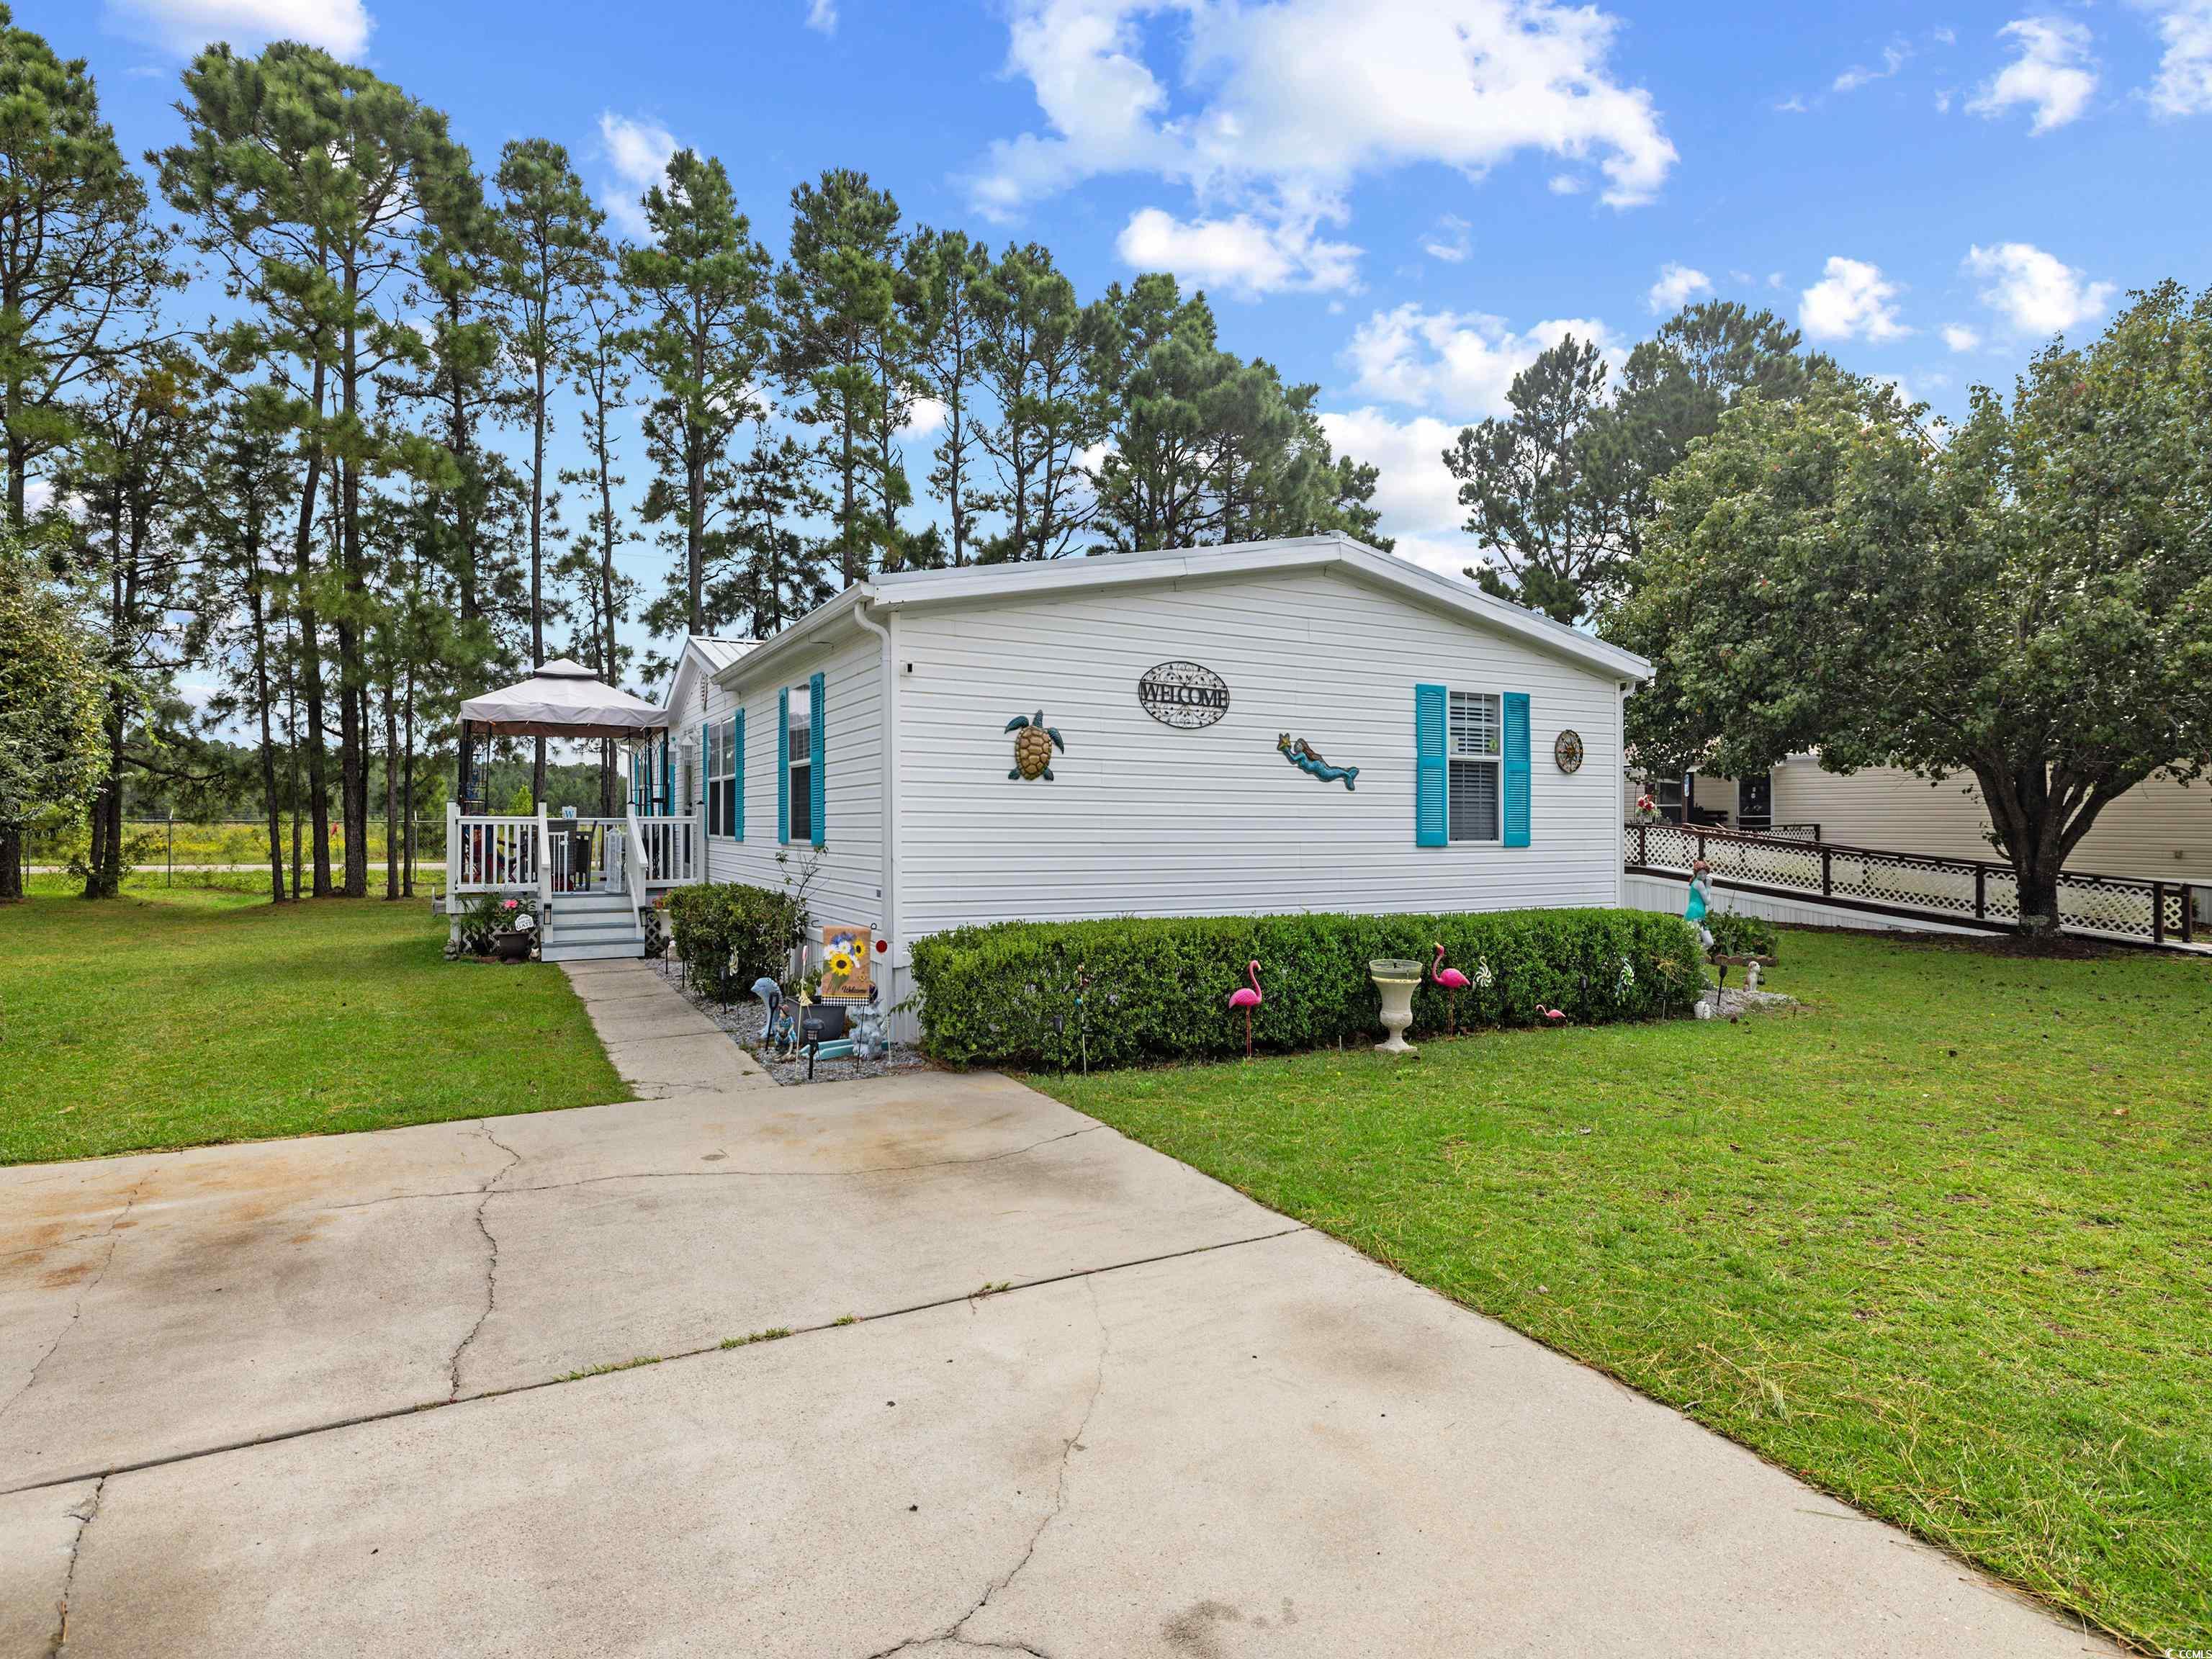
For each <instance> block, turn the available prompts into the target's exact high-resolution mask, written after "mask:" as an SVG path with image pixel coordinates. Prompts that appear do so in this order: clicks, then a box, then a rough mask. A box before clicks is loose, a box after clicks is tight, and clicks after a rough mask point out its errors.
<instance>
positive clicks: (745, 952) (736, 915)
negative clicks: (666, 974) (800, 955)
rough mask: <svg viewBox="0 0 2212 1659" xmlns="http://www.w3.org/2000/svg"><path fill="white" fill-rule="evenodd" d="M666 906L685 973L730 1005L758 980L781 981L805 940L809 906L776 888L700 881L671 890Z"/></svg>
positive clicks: (669, 928)
mask: <svg viewBox="0 0 2212 1659" xmlns="http://www.w3.org/2000/svg"><path fill="white" fill-rule="evenodd" d="M661 908H663V909H664V910H665V912H666V914H667V916H668V931H669V939H670V942H671V944H672V945H674V946H675V947H676V954H677V956H678V958H679V959H680V960H681V961H682V962H683V963H684V974H685V975H686V976H687V977H688V978H689V979H690V981H691V982H692V983H693V984H694V985H696V986H698V987H700V988H702V990H705V991H707V992H709V993H711V994H713V995H714V996H716V997H718V998H720V1000H722V1001H725V1002H727V1001H729V1000H731V998H732V996H733V995H741V994H744V991H745V989H746V987H749V986H750V985H751V984H752V982H753V981H755V980H757V979H761V978H768V979H774V980H781V978H782V977H783V969H784V962H785V958H786V957H787V955H788V954H789V953H790V951H791V947H792V946H793V945H796V944H798V943H799V940H800V939H803V938H804V937H805V932H806V908H805V905H803V904H801V903H800V902H799V900H798V899H797V898H796V897H795V896H793V895H792V894H790V893H786V892H779V891H777V890H775V888H772V887H751V886H748V885H746V884H744V883H743V882H736V881H706V882H698V883H696V884H692V885H690V886H687V887H672V888H671V889H669V890H668V893H667V896H665V898H664V899H663V900H662V902H661Z"/></svg>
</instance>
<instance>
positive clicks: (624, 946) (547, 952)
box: [538, 938, 645, 962]
mask: <svg viewBox="0 0 2212 1659" xmlns="http://www.w3.org/2000/svg"><path fill="white" fill-rule="evenodd" d="M644 955H645V941H644V940H643V939H598V940H593V941H592V942H591V943H589V944H581V943H579V944H569V945H558V944H556V943H555V942H554V941H553V940H552V939H550V938H548V939H545V940H544V942H543V943H541V944H540V945H538V960H539V961H540V962H613V961H616V960H617V959H619V958H622V957H643V956H644Z"/></svg>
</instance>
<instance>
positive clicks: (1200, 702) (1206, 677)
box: [1137, 662, 1229, 732]
mask: <svg viewBox="0 0 2212 1659" xmlns="http://www.w3.org/2000/svg"><path fill="white" fill-rule="evenodd" d="M1137 702H1138V705H1139V707H1140V708H1143V709H1144V711H1145V712H1146V714H1150V715H1151V716H1152V718H1153V719H1154V720H1158V722H1159V723H1160V724H1161V725H1162V726H1174V727H1176V729H1177V730H1178V731H1183V732H1194V731H1196V730H1197V729H1198V728H1199V727H1200V726H1211V725H1212V724H1213V723H1214V721H1216V720H1219V719H1220V718H1221V717H1222V716H1223V715H1224V714H1227V713H1228V712H1229V682H1228V681H1226V680H1225V679H1223V678H1221V676H1220V675H1218V674H1217V673H1215V672H1214V671H1212V669H1211V668H1205V667H1201V666H1200V665H1199V664H1197V663H1194V662H1163V663H1155V664H1154V665H1152V667H1150V668H1147V669H1146V671H1144V673H1143V674H1142V675H1141V676H1139V678H1138V681H1137Z"/></svg>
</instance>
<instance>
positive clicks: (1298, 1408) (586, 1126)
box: [0, 964, 2112, 1659]
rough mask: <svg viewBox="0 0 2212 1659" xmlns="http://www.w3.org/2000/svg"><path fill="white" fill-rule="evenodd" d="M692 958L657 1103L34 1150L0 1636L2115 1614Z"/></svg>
mask: <svg viewBox="0 0 2212 1659" xmlns="http://www.w3.org/2000/svg"><path fill="white" fill-rule="evenodd" d="M623 966H624V967H625V968H629V967H631V966H632V965H630V964H624V965H623ZM657 977H658V975H657V974H655V973H654V971H653V969H646V968H642V967H636V968H635V970H634V971H631V972H628V973H624V972H620V971H617V970H616V969H614V968H613V967H612V966H609V967H606V968H592V969H583V970H580V971H579V973H578V981H579V987H580V989H585V990H586V993H587V994H588V995H589V996H590V999H591V1005H592V1012H593V1018H594V1019H595V1020H597V1021H599V1022H601V1024H602V1029H603V1030H606V1031H608V1032H610V1033H617V1032H627V1033H629V1035H630V1036H631V1037H632V1038H634V1039H635V1040H633V1041H625V1042H621V1043H620V1044H619V1045H618V1046H619V1047H620V1048H622V1049H623V1050H624V1051H625V1052H632V1053H635V1054H636V1055H637V1056H638V1057H639V1060H640V1064H641V1065H642V1066H644V1067H645V1069H647V1070H648V1071H651V1072H653V1073H656V1074H657V1076H656V1079H655V1081H654V1083H653V1086H654V1087H656V1088H658V1089H660V1090H663V1091H665V1096H664V1097H662V1098H659V1099H654V1100H648V1101H642V1102H639V1103H630V1104H624V1105H616V1106H604V1107H591V1108H586V1109H581V1110H576V1111H568V1112H555V1113H545V1114H540V1115H534V1116H524V1117H507V1118H499V1119H495V1120H490V1121H481V1122H473V1123H459V1124H447V1125H438V1126H429V1127H421V1128H414V1129H403V1130H396V1131H391V1132H387V1133H379V1134H368V1135H350V1136H339V1137H331V1138H329V1139H319V1140H299V1141H284V1142H275V1143H267V1144H264V1145H259V1146H239V1147H224V1148H210V1149H207V1150H204V1151H200V1152H184V1153H177V1154H170V1155H165V1156H161V1157H152V1158H120V1159H113V1160H107V1161H104V1162H100V1163H88V1164H68V1165H43V1166H30V1167H23V1168H17V1169H12V1170H0V1656H15V1655H18V1654H21V1655H36V1656H41V1659H43V1656H47V1655H49V1654H50V1653H52V1652H53V1651H55V1650H56V1644H57V1639H58V1638H60V1637H64V1636H65V1638H66V1640H65V1643H64V1644H63V1645H62V1647H61V1649H60V1650H62V1651H64V1652H65V1653H66V1654H68V1655H70V1656H80V1655H84V1656H94V1655H137V1654H146V1655H154V1654H159V1655H164V1656H170V1655H174V1656H193V1655H217V1654H220V1655H224V1656H230V1655H234V1654H237V1653H240V1652H255V1651H275V1652H283V1653H285V1654H287V1655H299V1656H309V1659H313V1656H325V1655H359V1654H368V1653H376V1654H385V1653H390V1654H406V1655H413V1654H440V1655H467V1656H476V1655H487V1656H489V1655H538V1654H559V1655H562V1656H583V1655H617V1654H619V1655H641V1654H650V1655H659V1654H678V1653H708V1652H712V1653H724V1652H727V1653H744V1654H747V1655H762V1656H781V1655H789V1656H799V1655H807V1656H815V1655H822V1656H841V1659H864V1656H887V1655H890V1654H892V1653H902V1654H909V1655H932V1656H939V1659H951V1656H953V1655H956V1654H957V1653H961V1652H963V1651H966V1650H971V1649H976V1648H981V1649H983V1650H996V1651H1000V1652H1012V1653H1029V1654H1033V1655H1048V1656H1052V1659H1075V1656H1096V1659H1127V1656H1133V1655H1155V1656H1181V1659H1192V1656H1216V1659H1230V1656H1252V1659H1258V1656H1268V1659H1274V1656H1303V1655H1313V1656H1330V1659H1337V1656H1344V1655H1367V1654H1375V1655H1390V1656H1429V1655H1434V1656H1461V1655H1468V1654H1483V1655H1490V1654H1528V1655H1534V1654H1569V1653H1626V1652H1633V1653H1637V1654H1639V1655H1693V1654H1695V1655H1703V1654H1715V1653H1727V1654H1730V1655H1747V1656H1748V1655H1777V1656H1779V1655H1784V1654H1787V1655H1792V1656H1802V1655H1804V1654H1811V1653H1817V1654H1822V1655H1889V1656H1910V1655H1929V1656H1936V1655H1945V1656H1948V1655H1954V1654H1957V1653H1960V1652H1967V1651H1979V1652H1990V1653H2004V1654H2008V1655H2015V1654H2018V1655H2060V1654H2075V1653H2081V1652H2110V1651H2112V1650H2110V1649H2109V1648H2106V1647H2105V1646H2103V1645H2102V1644H2100V1643H2098V1642H2096V1641H2093V1640H2092V1639H2089V1638H2084V1637H2082V1636H2081V1635H2080V1634H2079V1633H2077V1632H2072V1631H2069V1630H2068V1629H2067V1628H2065V1627H2064V1626H2062V1625H2061V1624H2060V1623H2059V1622H2058V1621H2057V1620H2053V1619H2051V1618H2050V1617H2048V1616H2047V1615H2046V1614H2045V1613H2042V1612H2040V1611H2039V1610H2038V1609H2036V1608H2034V1607H2031V1606H2029V1605H2027V1603H2025V1602H2024V1601H2020V1600H2018V1599H2017V1598H2015V1597H2014V1596H2012V1595H2009V1594H2008V1593H2006V1592H2003V1591H2002V1590H1999V1589H1994V1588H1992V1587H1991V1586H1990V1585H1988V1584H1987V1583H1984V1581H1982V1580H1981V1579H1980V1578H1978V1577H1977V1576H1976V1575H1975V1574H1973V1573H1972V1572H1971V1571H1967V1570H1966V1569H1964V1568H1962V1567H1960V1565H1958V1564H1957V1563H1955V1562H1954V1561H1952V1560H1951V1559H1948V1558H1947V1557H1945V1556H1943V1555H1942V1554H1940V1553H1937V1552H1936V1551H1934V1550H1931V1549H1929V1548H1926V1547H1922V1546H1919V1545H1917V1544H1914V1543H1912V1542H1911V1541H1909V1540H1907V1539H1905V1537H1903V1536H1902V1535H1901V1534H1898V1533H1896V1532H1894V1531H1893V1530H1891V1529H1890V1528H1886V1527H1883V1526H1881V1525H1878V1524H1876V1523H1875V1522H1870V1521H1868V1520H1866V1519H1864V1518H1863V1517H1862V1516H1858V1515H1857V1514H1855V1513H1854V1512H1852V1511H1851V1510H1848V1509H1846V1508H1844V1506H1842V1505H1841V1504H1837V1503H1834V1502H1833V1501H1832V1500H1830V1499H1828V1498H1823V1497H1821V1496H1820V1495H1819V1494H1817V1493H1815V1492H1812V1491H1810V1490H1809V1489H1808V1488H1806V1487H1805V1486H1802V1485H1800V1484H1799V1483H1797V1482H1796V1481H1795V1480H1790V1478H1788V1477H1787V1476H1785V1475H1783V1474H1780V1473H1778V1472H1777V1471H1776V1470H1774V1469H1772V1468H1768V1467H1767V1466H1766V1465H1765V1464H1763V1463H1762V1462H1759V1460H1758V1459H1757V1458H1755V1457H1753V1456H1752V1455H1749V1454H1748V1453H1746V1452H1744V1451H1741V1450H1740V1449H1737V1448H1735V1447H1734V1446H1731V1445H1729V1443H1726V1442H1724V1441H1722V1440H1720V1439H1718V1438H1717V1437H1714V1436H1712V1435H1710V1434H1708V1433H1706V1432H1705V1431H1703V1430H1700V1429H1699V1428H1697V1427H1696V1426H1694V1425H1692V1424H1690V1423H1688V1422H1687V1421H1686V1420H1685V1419H1681V1418H1680V1417H1678V1416H1676V1415H1674V1413H1670V1412H1668V1411H1666V1410H1663V1409H1662V1408H1661V1407H1657V1406H1655V1405H1652V1404H1651V1403H1650V1402H1649V1401H1644V1400H1642V1399H1640V1398H1638V1396H1636V1395H1632V1394H1629V1393H1628V1392H1626V1390H1624V1389H1620V1388H1618V1387H1616V1386H1614V1385H1613V1384H1612V1383H1608V1382H1607V1381H1605V1380H1604V1379H1603V1378H1601V1377H1600V1376H1597V1375H1596V1374H1595V1373H1594V1372H1591V1371H1589V1370H1584V1369H1583V1368H1582V1367H1580V1366H1577V1365H1575V1364H1571V1362H1569V1361H1567V1360H1565V1359H1563V1358H1559V1356H1557V1355H1555V1354H1553V1353H1551V1352H1548V1351H1547V1350H1545V1349H1543V1348H1541V1347H1539V1346H1536V1345H1534V1344H1533V1343H1530V1342H1528V1341H1527V1340H1523V1339H1522V1338H1521V1337H1519V1336H1517V1335H1516V1334H1513V1333H1512V1332H1510V1331H1509V1330H1507V1329H1505V1328H1503V1327H1501V1326H1498V1325H1496V1324H1494V1323H1492V1322H1490V1321H1487V1320H1485V1319H1482V1318H1480V1317H1478V1316H1474V1315H1472V1314H1469V1313H1467V1312H1465V1311H1464V1310H1461V1309H1458V1308H1456V1307H1455V1306H1453V1305H1451V1304H1448V1303H1446V1302H1444V1301H1443V1300H1441V1299H1440V1298H1438V1297H1434V1296H1432V1295H1431V1294H1430V1293H1428V1292H1427V1291H1423V1290H1420V1289H1419V1288H1418V1287H1416V1286H1414V1285H1411V1284H1409V1283H1408V1282H1407V1281H1406V1280H1404V1279H1401V1278H1399V1277H1397V1276H1396V1275H1395V1274H1393V1273H1389V1272H1388V1271H1386V1270H1384V1269H1383V1268H1382V1267H1377V1266H1376V1265H1375V1264H1373V1263H1371V1262H1369V1261H1365V1260H1364V1258H1362V1257H1360V1256H1358V1255H1355V1254H1354V1253H1353V1252H1352V1251H1350V1250H1348V1249H1345V1248H1343V1247H1342V1246H1340V1245H1338V1244H1335V1243H1333V1242H1331V1241H1329V1240H1328V1239H1326V1238H1324V1237H1321V1236H1319V1235H1317V1234H1315V1233H1313V1232H1310V1231H1306V1230H1304V1229H1303V1228H1300V1227H1297V1226H1295V1225H1292V1224H1291V1223H1289V1222H1287V1221H1286V1220H1285V1219H1284V1218H1282V1217H1280V1216H1278V1215H1275V1214H1273V1213H1272V1212H1267V1211H1266V1210H1263V1209H1261V1208H1260V1207H1259V1206H1256V1205H1254V1204H1252V1203H1251V1202H1249V1200H1245V1199H1243V1198H1242V1197H1240V1196H1239V1195H1238V1194H1236V1193H1234V1192H1232V1191H1231V1190H1230V1189H1228V1188H1225V1187H1222V1186H1220V1185H1218V1184H1217V1183H1215V1182H1212V1181H1210V1180H1208V1179H1206V1177H1204V1176H1200V1175H1198V1174H1197V1173H1195V1172H1194V1171H1193V1170H1188V1169H1187V1168H1185V1167H1184V1166H1182V1165H1181V1164H1176V1163H1174V1162H1173V1161H1171V1160H1170V1159H1168V1158H1163V1157H1161V1156H1159V1155H1158V1154H1156V1153H1154V1152H1151V1151H1149V1150H1147V1149H1146V1148H1144V1147H1142V1146H1137V1145H1135V1144H1134V1143H1133V1142H1130V1141H1127V1140H1125V1139H1122V1138H1121V1136H1119V1135H1117V1134H1115V1133H1113V1132H1112V1131H1110V1130H1108V1129H1106V1128H1104V1127H1102V1126H1100V1125H1098V1124H1097V1123H1095V1122H1093V1121H1090V1120H1088V1119H1085V1118H1084V1117H1081V1116H1079V1115H1077V1114H1075V1113H1073V1112H1072V1111H1069V1110H1068V1109H1066V1108H1065V1107H1062V1106H1060V1105H1059V1104H1057V1103H1054V1102H1052V1101H1049V1100H1047V1099H1045V1098H1044V1097H1042V1096H1039V1095H1037V1094H1035V1093H1033V1092H1031V1091H1029V1090H1026V1089H1024V1088H1022V1087H1020V1086H1018V1085H1015V1084H1013V1083H1011V1082H1008V1081H1006V1080H1005V1079H997V1078H992V1077H952V1076H947V1075H944V1074H939V1073H907V1074H902V1075H901V1076H899V1077H896V1078H887V1079H877V1080H872V1081H869V1082H864V1083H855V1084H837V1085H817V1086H816V1087H813V1088H808V1089H797V1088H793V1089H779V1088H775V1087H773V1086H755V1085H753V1084H752V1083H751V1082H750V1080H748V1079H746V1077H745V1074H744V1071H743V1069H742V1068H737V1069H736V1070H735V1071H733V1072H732V1075H733V1076H735V1077H736V1078H738V1079H739V1081H738V1083H737V1084H735V1085H728V1086H724V1087H722V1088H721V1089H720V1091H710V1085H711V1084H712V1083H713V1081H714V1077H717V1076H720V1073H714V1074H713V1076H710V1075H709V1073H710V1071H712V1068H711V1067H710V1066H708V1064H707V1062H706V1061H705V1060H697V1059H696V1056H695V1060H696V1064H694V1063H690V1062H687V1063H686V1064H684V1065H677V1064H669V1065H665V1066H664V1065H658V1064H654V1063H653V1061H652V1058H651V1057H652V1055H653V1053H654V1052H655V1050H654V1048H653V1044H654V1043H655V1042H657V1041H660V1040H656V1039H647V1038H642V1037H639V1036H637V1035H636V1034H637V1033H638V1031H639V1030H641V1025H642V1024H650V1023H652V1022H653V1021H654V1020H656V1019H658V1018H662V1017H663V1016H666V1015H668V1010H667V1009H666V1006H665V1003H662V1002H661V1001H660V1000H659V997H658V996H656V995H655V994H653V992H655V991H659V992H665V988H666V987H658V986H653V987H647V985H646V983H645V981H646V980H647V979H654V980H657ZM586 981H592V983H589V984H588V985H587V983H586ZM600 981H604V982H600ZM632 1004H635V1005H636V1008H635V1021H636V1022H638V1023H631V1022H632V1018H633V1017H632V1015H631V1014H629V1013H624V1012H619V1011H621V1010H623V1008H625V1007H626V1006H629V1005H632ZM656 1011H658V1012H656ZM671 1018H672V1016H671ZM718 1040H720V1041H722V1042H723V1043H724V1046H725V1047H726V1048H730V1047H731V1045H729V1044H728V1043H727V1041H726V1039H721V1038H719V1035H718ZM665 1041H666V1042H671V1043H675V1044H683V1043H684V1042H688V1041H689V1038H688V1037H687V1036H684V1035H683V1034H681V1033H678V1034H674V1035H671V1036H670V1037H669V1038H667V1039H665ZM704 1052H705V1050H704V1049H703V1047H702V1048H701V1049H700V1054H704ZM732 1053H733V1054H734V1053H735V1050H734V1048H732ZM626 1069H627V1067H626ZM779 1332H788V1333H790V1334H788V1335H784V1336H776V1335H775V1333H779ZM763 1333H769V1334H771V1335H770V1340H756V1341H745V1340H744V1339H745V1338H747V1337H750V1336H754V1335H757V1334H763ZM726 1345H727V1346H726ZM656 1357H659V1358H660V1363H647V1364H632V1362H636V1361H641V1360H650V1359H653V1358H656ZM604 1368H615V1369H604ZM593 1373H597V1374H593ZM64 1617H65V1629H64Z"/></svg>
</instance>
